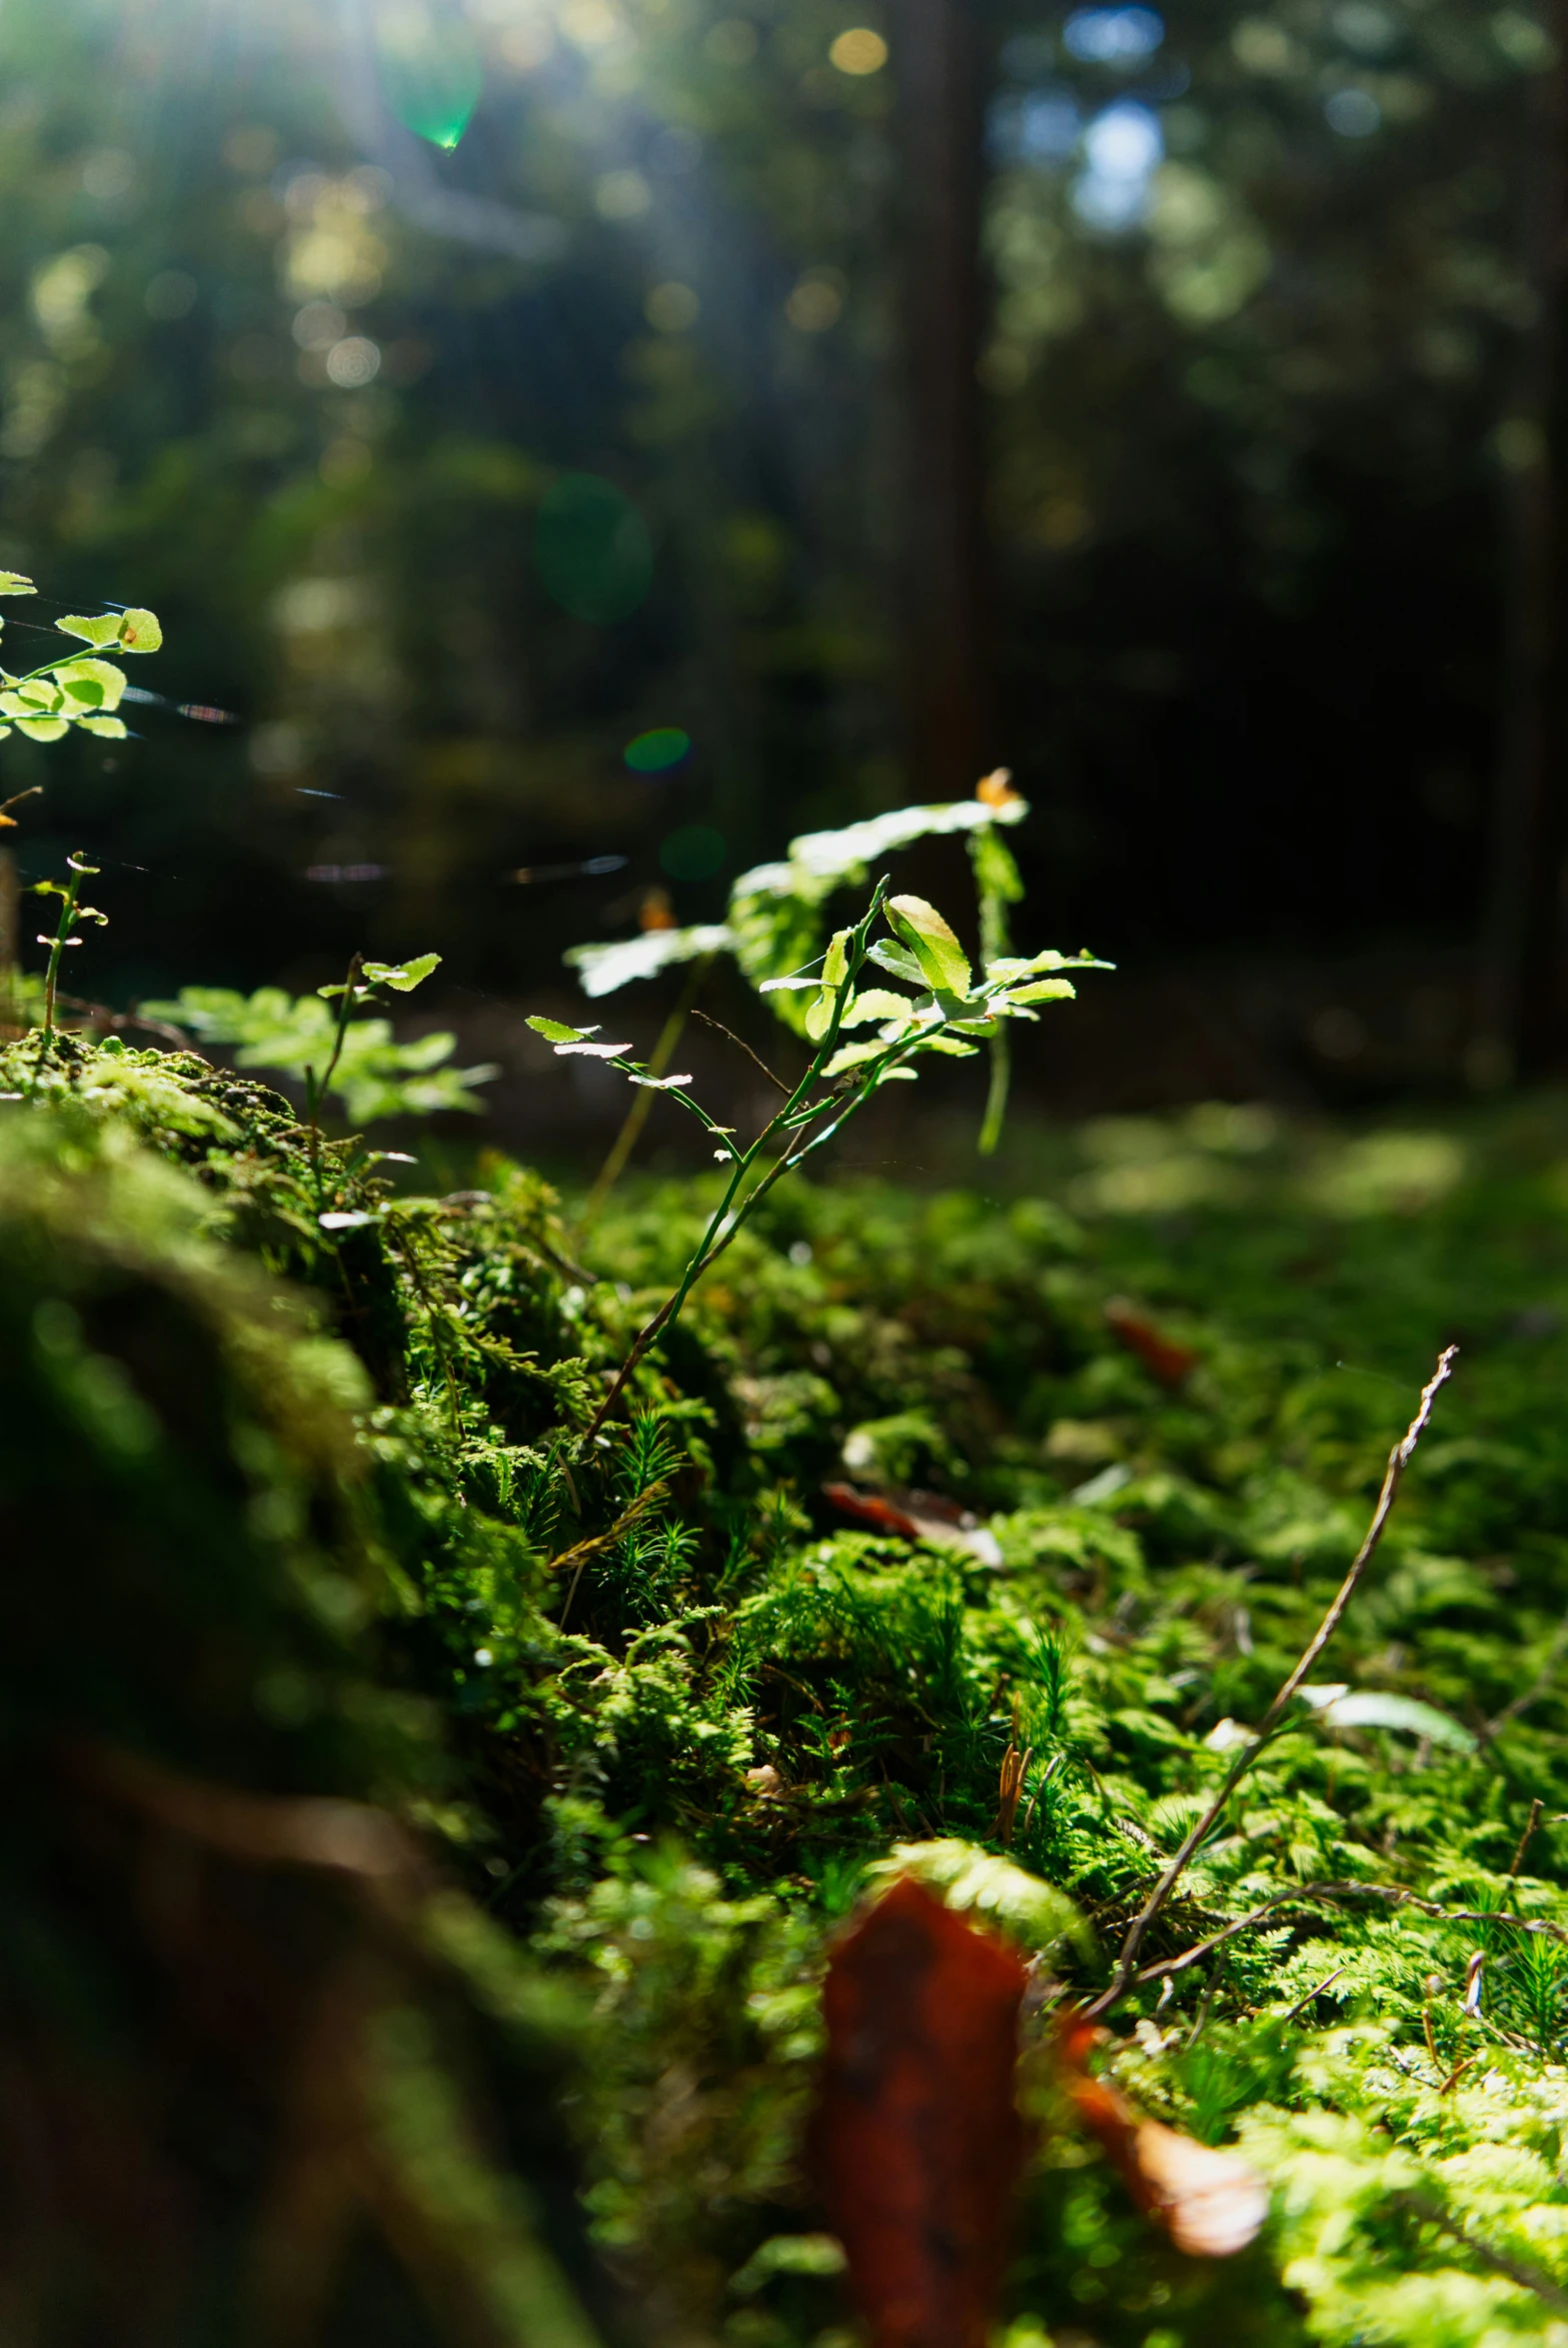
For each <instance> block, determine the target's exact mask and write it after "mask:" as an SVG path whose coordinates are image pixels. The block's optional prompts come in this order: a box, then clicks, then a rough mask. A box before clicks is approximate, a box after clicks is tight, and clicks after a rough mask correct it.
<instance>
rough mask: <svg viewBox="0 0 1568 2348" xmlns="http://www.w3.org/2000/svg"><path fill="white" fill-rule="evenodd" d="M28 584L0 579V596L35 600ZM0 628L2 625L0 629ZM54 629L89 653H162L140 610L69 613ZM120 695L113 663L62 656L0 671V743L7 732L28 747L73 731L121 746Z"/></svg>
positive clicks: (152, 619) (152, 625)
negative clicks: (16, 672) (88, 615)
mask: <svg viewBox="0 0 1568 2348" xmlns="http://www.w3.org/2000/svg"><path fill="white" fill-rule="evenodd" d="M37 592H38V591H37V589H36V588H35V587H34V585H33V583H32V581H31V580H30V579H24V578H23V577H22V576H21V574H20V573H19V572H16V571H7V572H5V573H3V574H0V595H36V593H37ZM0 625H3V623H0ZM55 626H56V627H57V628H58V629H60V630H61V632H62V633H63V634H64V635H66V636H75V637H78V638H81V639H82V640H83V641H85V642H86V643H87V644H90V645H91V646H92V647H93V649H94V651H95V652H99V651H115V652H127V653H155V652H159V651H161V650H162V647H163V630H162V629H161V628H160V627H159V625H158V621H157V618H156V616H155V615H154V614H153V613H152V612H146V611H142V610H140V609H136V610H131V611H123V612H109V613H105V614H104V615H103V617H102V618H100V619H84V618H82V617H81V615H80V614H78V613H71V614H70V615H69V616H68V617H67V618H66V619H64V620H57V621H56V622H55ZM124 692H125V671H124V670H123V669H119V668H116V666H115V664H114V663H113V661H100V660H94V659H90V658H89V659H84V658H83V657H82V656H81V655H80V654H77V653H70V654H66V653H62V654H60V655H59V657H58V658H57V659H55V660H52V661H45V662H44V663H43V664H42V666H41V667H39V668H36V669H29V670H28V671H26V673H25V674H23V675H20V676H12V674H11V672H10V671H9V670H8V669H0V718H3V719H5V720H8V721H9V723H0V742H3V741H4V740H5V739H6V737H7V736H8V735H10V734H11V733H12V732H13V731H14V732H16V733H18V734H24V735H26V737H27V739H28V740H29V741H30V742H62V741H64V739H65V737H66V735H67V734H69V733H70V731H71V729H72V728H73V727H75V728H76V729H77V731H78V732H80V733H83V734H95V735H98V736H100V737H101V738H102V739H104V740H106V741H110V742H123V741H124V740H125V722H124V720H123V719H122V718H117V717H116V716H115V715H114V713H115V711H116V710H117V709H118V708H119V706H120V702H121V698H122V697H123V695H124Z"/></svg>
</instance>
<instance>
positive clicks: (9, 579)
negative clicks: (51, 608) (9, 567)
mask: <svg viewBox="0 0 1568 2348" xmlns="http://www.w3.org/2000/svg"><path fill="white" fill-rule="evenodd" d="M37 593H38V590H37V588H36V587H35V586H34V585H33V583H32V581H31V580H30V579H26V578H24V577H23V575H22V573H21V572H20V571H0V595H36V594H37Z"/></svg>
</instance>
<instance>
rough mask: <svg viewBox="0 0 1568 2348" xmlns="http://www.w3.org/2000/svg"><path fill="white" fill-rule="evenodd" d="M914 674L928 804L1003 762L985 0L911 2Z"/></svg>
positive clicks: (917, 776)
mask: <svg viewBox="0 0 1568 2348" xmlns="http://www.w3.org/2000/svg"><path fill="white" fill-rule="evenodd" d="M892 61H893V70H894V73H895V74H896V76H897V85H898V118H899V134H900V135H899V171H900V183H901V199H902V200H901V206H900V227H901V253H900V268H901V278H902V329H903V331H902V352H901V358H902V371H903V383H902V386H901V393H902V410H903V418H904V424H903V443H904V445H903V452H902V455H903V482H902V506H903V511H902V516H901V527H900V530H899V534H898V545H899V560H900V567H901V573H902V576H901V578H900V581H899V594H900V598H901V612H900V633H901V647H900V651H901V662H900V666H901V670H902V702H903V715H904V729H905V737H906V761H907V767H908V774H909V782H910V786H911V788H912V790H913V792H914V795H915V796H916V797H917V798H921V799H953V798H961V797H964V796H966V795H967V793H969V792H970V791H972V790H973V788H974V784H975V780H976V778H977V777H978V776H979V775H980V774H982V773H983V772H984V770H985V768H986V767H987V766H990V765H993V764H994V763H995V747H996V746H995V744H994V742H993V740H992V724H993V721H992V717H991V709H990V689H989V687H990V680H989V674H988V670H989V634H990V631H989V624H988V622H989V614H988V609H987V606H988V600H989V599H988V597H987V594H986V556H985V531H984V505H983V481H982V465H981V448H980V399H979V387H978V383H977V380H976V376H975V365H976V362H977V360H978V357H979V340H980V333H981V329H982V324H983V306H984V305H983V297H982V293H981V280H980V255H979V240H980V188H981V119H982V118H981V88H980V57H979V42H978V39H977V36H976V28H975V6H974V0H898V4H897V8H896V12H895V14H894V17H893V22H892Z"/></svg>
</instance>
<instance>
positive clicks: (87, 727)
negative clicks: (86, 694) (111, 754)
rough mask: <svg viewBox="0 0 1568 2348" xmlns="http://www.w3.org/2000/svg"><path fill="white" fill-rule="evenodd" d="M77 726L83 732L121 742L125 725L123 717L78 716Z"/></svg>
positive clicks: (107, 740)
mask: <svg viewBox="0 0 1568 2348" xmlns="http://www.w3.org/2000/svg"><path fill="white" fill-rule="evenodd" d="M76 723H77V725H78V727H79V728H80V729H81V731H82V733H84V734H97V735H99V736H100V737H101V738H102V739H103V740H104V741H105V742H123V741H124V740H125V738H126V725H125V720H124V719H123V718H78V719H77V721H76Z"/></svg>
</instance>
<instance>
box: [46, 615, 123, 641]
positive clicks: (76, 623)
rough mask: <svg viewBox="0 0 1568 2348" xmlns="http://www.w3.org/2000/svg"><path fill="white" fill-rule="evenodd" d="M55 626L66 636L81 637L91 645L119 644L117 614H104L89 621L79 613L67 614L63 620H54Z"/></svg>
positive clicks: (118, 616)
mask: <svg viewBox="0 0 1568 2348" xmlns="http://www.w3.org/2000/svg"><path fill="white" fill-rule="evenodd" d="M55 626H56V627H57V628H58V629H60V630H61V631H62V633H63V634H65V635H66V636H80V637H83V638H85V640H86V642H87V643H88V644H92V645H102V646H107V645H111V644H116V645H117V644H118V643H119V642H120V615H119V613H118V612H104V613H101V614H100V615H99V616H98V617H97V618H96V619H90V618H88V617H87V616H86V615H84V614H83V613H81V612H68V613H67V614H66V616H65V618H64V619H63V620H56V622H55Z"/></svg>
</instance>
